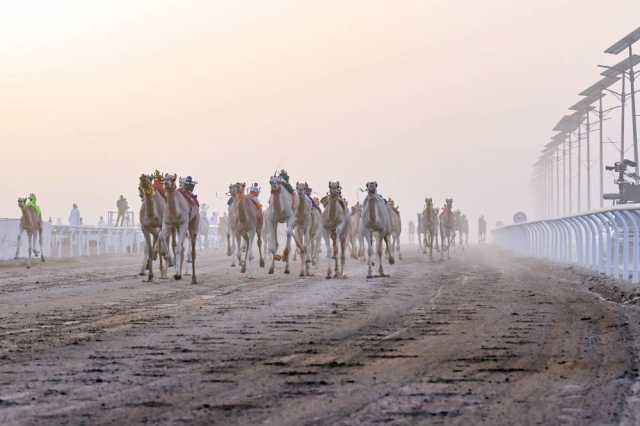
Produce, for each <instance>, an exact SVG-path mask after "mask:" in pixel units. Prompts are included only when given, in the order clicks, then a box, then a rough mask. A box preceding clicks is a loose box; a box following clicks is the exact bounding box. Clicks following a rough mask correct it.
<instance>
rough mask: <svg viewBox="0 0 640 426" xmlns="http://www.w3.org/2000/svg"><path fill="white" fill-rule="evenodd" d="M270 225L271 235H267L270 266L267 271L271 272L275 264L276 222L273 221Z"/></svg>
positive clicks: (276, 247)
mask: <svg viewBox="0 0 640 426" xmlns="http://www.w3.org/2000/svg"><path fill="white" fill-rule="evenodd" d="M271 226H272V228H271V235H269V238H270V240H269V241H270V244H269V252H270V253H271V266H269V273H270V274H273V272H274V270H275V265H276V253H277V251H278V224H277V223H274V224H272V225H271Z"/></svg>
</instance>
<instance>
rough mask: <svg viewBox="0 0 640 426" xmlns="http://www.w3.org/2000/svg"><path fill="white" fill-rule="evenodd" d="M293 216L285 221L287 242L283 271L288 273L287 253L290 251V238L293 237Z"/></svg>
mask: <svg viewBox="0 0 640 426" xmlns="http://www.w3.org/2000/svg"><path fill="white" fill-rule="evenodd" d="M294 221H295V218H293V217H292V218H290V219H289V222H287V244H286V246H285V248H284V262H285V265H284V273H285V274H289V273H291V270H290V269H289V253H290V252H291V240H292V239H293V224H294Z"/></svg>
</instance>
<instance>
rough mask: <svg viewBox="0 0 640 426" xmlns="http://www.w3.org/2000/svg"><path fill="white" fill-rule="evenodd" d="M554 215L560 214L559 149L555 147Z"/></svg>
mask: <svg viewBox="0 0 640 426" xmlns="http://www.w3.org/2000/svg"><path fill="white" fill-rule="evenodd" d="M555 155H556V216H560V214H561V213H560V150H558V149H557V148H556V151H555Z"/></svg>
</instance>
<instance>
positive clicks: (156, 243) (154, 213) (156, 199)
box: [138, 174, 167, 282]
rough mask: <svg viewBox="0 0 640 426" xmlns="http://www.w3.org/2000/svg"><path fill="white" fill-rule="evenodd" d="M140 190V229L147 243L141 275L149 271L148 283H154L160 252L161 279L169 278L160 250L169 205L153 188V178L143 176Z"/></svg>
mask: <svg viewBox="0 0 640 426" xmlns="http://www.w3.org/2000/svg"><path fill="white" fill-rule="evenodd" d="M138 188H139V190H140V191H141V192H142V206H141V207H140V228H141V230H142V235H143V236H144V240H145V243H146V247H145V251H144V260H143V262H142V268H141V269H140V275H144V274H145V271H149V275H148V278H147V281H148V282H153V261H154V260H155V259H156V257H158V252H160V256H159V257H160V278H167V270H166V268H165V267H164V265H163V255H164V253H163V252H162V250H160V231H161V229H162V222H163V218H164V212H165V210H166V207H167V203H166V202H165V199H164V197H162V195H161V194H160V193H158V191H156V190H155V188H154V187H153V177H152V176H149V175H145V174H143V175H141V176H140V183H139V187H138Z"/></svg>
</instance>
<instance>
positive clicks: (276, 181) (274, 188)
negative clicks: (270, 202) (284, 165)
mask: <svg viewBox="0 0 640 426" xmlns="http://www.w3.org/2000/svg"><path fill="white" fill-rule="evenodd" d="M269 185H271V192H278V191H279V190H280V178H279V177H278V176H276V175H273V176H271V178H270V179H269Z"/></svg>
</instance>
